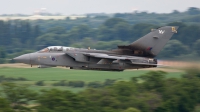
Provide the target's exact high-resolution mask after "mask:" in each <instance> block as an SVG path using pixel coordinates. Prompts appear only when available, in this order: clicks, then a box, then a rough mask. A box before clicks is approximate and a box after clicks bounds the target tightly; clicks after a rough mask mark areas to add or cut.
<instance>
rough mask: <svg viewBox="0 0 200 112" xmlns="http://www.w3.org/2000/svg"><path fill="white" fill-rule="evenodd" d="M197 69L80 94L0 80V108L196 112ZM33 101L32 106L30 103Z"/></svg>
mask: <svg viewBox="0 0 200 112" xmlns="http://www.w3.org/2000/svg"><path fill="white" fill-rule="evenodd" d="M199 85H200V71H199V70H198V69H190V70H188V71H187V72H186V73H185V74H184V75H182V77H181V78H166V73H165V72H162V71H152V72H149V73H146V74H145V75H142V76H139V77H134V78H132V79H131V80H130V81H117V82H115V83H113V84H111V85H109V86H103V87H99V88H88V89H86V90H84V91H81V92H79V93H72V92H70V91H67V90H57V89H51V90H41V91H40V92H39V93H37V92H35V91H33V90H30V89H28V87H27V86H24V85H16V84H14V83H3V84H2V85H1V86H2V91H1V93H2V97H0V110H1V111H3V112H13V111H34V112H35V111H37V112H61V111H62V112H63V111H67V112H197V111H198V110H199V109H200V107H199V103H200V97H199V93H200V87H199ZM30 102H31V105H33V104H34V106H29V105H30Z"/></svg>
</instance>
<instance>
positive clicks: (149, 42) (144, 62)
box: [13, 26, 178, 71]
mask: <svg viewBox="0 0 200 112" xmlns="http://www.w3.org/2000/svg"><path fill="white" fill-rule="evenodd" d="M177 29H178V26H164V27H160V28H158V29H151V32H150V33H148V34H146V35H145V36H143V37H141V38H139V39H138V40H136V41H135V42H133V43H131V44H129V45H120V46H118V48H117V49H113V50H110V51H107V50H96V49H90V48H87V49H84V48H73V47H64V46H50V47H47V48H44V49H42V50H40V51H37V52H34V53H29V54H24V55H21V56H18V57H16V58H14V59H13V60H15V61H16V62H20V63H25V64H30V65H31V66H32V65H39V66H38V67H39V68H47V67H56V66H65V67H69V68H70V69H81V70H102V71H123V70H125V69H141V68H152V67H157V66H158V63H157V59H156V58H155V57H156V56H157V55H158V54H159V52H160V51H161V50H162V49H163V47H164V46H165V44H166V43H167V42H168V41H169V39H170V38H171V37H172V36H173V34H174V33H177Z"/></svg>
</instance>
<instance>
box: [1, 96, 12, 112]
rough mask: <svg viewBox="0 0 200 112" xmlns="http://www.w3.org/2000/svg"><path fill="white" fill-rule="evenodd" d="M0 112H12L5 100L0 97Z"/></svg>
mask: <svg viewBox="0 0 200 112" xmlns="http://www.w3.org/2000/svg"><path fill="white" fill-rule="evenodd" d="M0 112H14V111H13V110H12V108H11V107H10V103H9V102H8V101H7V100H6V99H4V98H1V97H0Z"/></svg>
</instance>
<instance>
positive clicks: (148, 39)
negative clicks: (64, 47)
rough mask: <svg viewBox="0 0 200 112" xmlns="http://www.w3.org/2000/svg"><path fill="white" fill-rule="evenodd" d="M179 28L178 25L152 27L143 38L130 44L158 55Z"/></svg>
mask: <svg viewBox="0 0 200 112" xmlns="http://www.w3.org/2000/svg"><path fill="white" fill-rule="evenodd" d="M177 29H178V26H164V27H161V28H158V29H152V31H151V32H150V33H148V34H147V35H145V36H143V37H142V38H139V39H138V40H136V41H135V42H133V43H132V44H130V46H131V47H132V48H137V49H141V50H143V51H146V52H150V53H151V54H152V55H153V56H156V55H158V53H159V52H160V51H161V50H162V49H163V47H164V46H165V44H166V43H167V42H168V41H169V39H170V38H171V37H172V36H173V34H174V33H177Z"/></svg>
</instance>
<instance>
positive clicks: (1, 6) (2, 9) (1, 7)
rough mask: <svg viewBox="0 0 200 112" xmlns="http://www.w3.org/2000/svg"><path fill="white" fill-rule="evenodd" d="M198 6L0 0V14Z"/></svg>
mask: <svg viewBox="0 0 200 112" xmlns="http://www.w3.org/2000/svg"><path fill="white" fill-rule="evenodd" d="M189 7H197V8H200V0H0V14H19V13H20V14H33V13H34V12H35V11H37V10H39V9H41V8H43V9H46V10H47V11H48V12H50V13H61V14H63V15H72V14H76V15H80V14H87V13H124V12H133V11H135V10H138V11H139V12H141V11H147V12H156V13H170V12H172V11H173V10H178V11H181V12H182V11H185V10H187V9H188V8H189Z"/></svg>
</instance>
